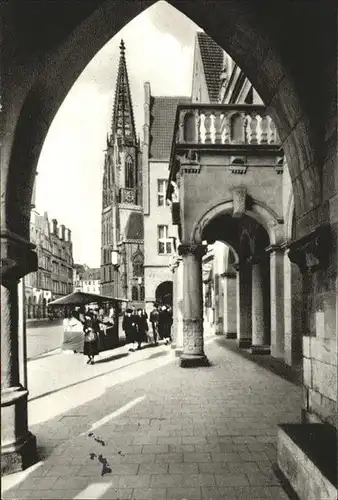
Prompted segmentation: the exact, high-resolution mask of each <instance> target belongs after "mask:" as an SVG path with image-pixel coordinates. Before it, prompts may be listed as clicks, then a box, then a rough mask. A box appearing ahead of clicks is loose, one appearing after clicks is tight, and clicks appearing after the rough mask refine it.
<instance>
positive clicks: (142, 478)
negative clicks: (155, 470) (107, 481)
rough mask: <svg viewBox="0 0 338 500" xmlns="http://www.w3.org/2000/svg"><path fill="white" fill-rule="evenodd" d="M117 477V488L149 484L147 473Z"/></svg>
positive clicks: (142, 486)
mask: <svg viewBox="0 0 338 500" xmlns="http://www.w3.org/2000/svg"><path fill="white" fill-rule="evenodd" d="M114 479H117V483H118V486H117V487H118V488H142V489H143V488H148V487H149V485H150V475H149V474H138V475H130V476H129V475H126V476H119V477H117V476H116V478H114Z"/></svg>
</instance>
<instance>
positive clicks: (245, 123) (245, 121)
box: [243, 115, 251, 144]
mask: <svg viewBox="0 0 338 500" xmlns="http://www.w3.org/2000/svg"><path fill="white" fill-rule="evenodd" d="M250 123H251V116H250V115H246V116H245V117H244V119H243V131H244V142H245V143H247V144H250V137H251V133H250Z"/></svg>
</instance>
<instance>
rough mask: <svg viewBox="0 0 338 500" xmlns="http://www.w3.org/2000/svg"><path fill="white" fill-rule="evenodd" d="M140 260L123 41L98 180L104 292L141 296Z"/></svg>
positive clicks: (136, 167) (137, 167)
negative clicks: (100, 174)
mask: <svg viewBox="0 0 338 500" xmlns="http://www.w3.org/2000/svg"><path fill="white" fill-rule="evenodd" d="M143 261H144V252H143V211H142V171H141V163H140V144H139V140H138V138H137V136H136V129H135V123H134V113H133V106H132V99H131V92H130V87H129V80H128V73H127V64H126V57H125V46H124V43H123V41H121V44H120V60H119V66H118V74H117V82H116V90H115V102H114V109H113V116H112V124H111V131H110V134H109V136H108V137H107V150H106V154H105V160H104V172H103V182H102V231H101V292H102V294H104V295H108V296H113V297H119V298H124V299H127V300H128V301H142V300H143V298H144V289H143Z"/></svg>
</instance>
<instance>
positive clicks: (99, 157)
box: [37, 2, 197, 266]
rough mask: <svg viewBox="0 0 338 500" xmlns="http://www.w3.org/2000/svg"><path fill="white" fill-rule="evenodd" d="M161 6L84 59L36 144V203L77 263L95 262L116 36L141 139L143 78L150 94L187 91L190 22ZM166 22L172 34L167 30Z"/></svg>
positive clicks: (192, 27)
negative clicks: (57, 226)
mask: <svg viewBox="0 0 338 500" xmlns="http://www.w3.org/2000/svg"><path fill="white" fill-rule="evenodd" d="M161 4H162V2H159V4H156V5H155V6H154V7H151V8H150V9H148V10H147V11H144V12H143V13H142V14H141V15H139V16H138V17H137V18H135V19H134V20H133V21H131V22H130V23H129V24H128V25H127V26H126V27H125V28H124V29H123V30H121V31H120V33H118V34H117V35H116V36H115V37H114V38H113V39H112V40H110V41H109V42H108V43H107V44H106V45H105V46H104V47H103V48H102V49H101V50H100V52H98V54H97V55H96V56H95V57H94V58H93V59H92V61H91V62H90V63H89V64H88V66H87V67H86V68H85V70H84V71H83V72H82V74H81V75H80V77H79V78H78V80H77V81H76V83H75V84H74V86H73V87H72V89H71V90H70V92H69V94H68V95H67V97H66V99H65V100H64V102H63V104H62V106H61V107H60V109H59V111H58V113H57V115H56V117H55V119H54V121H53V123H52V125H51V127H50V130H49V132H48V135H47V138H46V141H45V143H44V146H43V150H42V153H41V157H40V160H39V164H38V172H39V175H38V181H37V209H38V210H39V211H40V212H44V211H48V213H49V217H50V218H53V217H55V218H57V219H58V221H59V222H60V223H63V224H65V225H66V226H67V227H69V228H70V229H71V230H72V235H73V243H74V258H75V260H76V261H77V262H86V263H87V264H89V265H91V266H99V265H100V245H101V178H102V169H103V160H104V152H103V150H104V149H105V146H106V135H107V133H108V132H109V128H110V122H111V114H112V107H113V101H114V92H115V83H116V75H117V67H118V58H119V44H120V40H121V38H123V39H124V42H125V45H126V58H127V65H128V73H129V81H130V86H131V92H132V99H133V105H134V115H135V121H136V128H137V132H138V133H140V134H141V137H142V125H143V85H144V82H145V81H150V84H151V90H152V93H153V94H154V95H189V94H190V90H191V69H192V58H193V43H194V34H195V31H196V28H197V27H196V25H194V24H193V23H192V22H189V21H188V20H187V18H185V17H184V16H183V15H179V14H177V13H174V14H173V17H172V18H171V19H170V20H169V21H167V22H165V21H163V12H164V14H165V12H167V9H168V5H165V7H163V5H162V7H161ZM161 9H162V10H161ZM161 16H162V18H161ZM177 16H178V18H177ZM160 19H162V23H161V22H159V20H160ZM177 19H179V20H180V22H181V23H182V39H180V38H179V36H178V35H177V32H178V29H177V24H178V20H177ZM155 23H156V24H158V25H159V26H160V27H157V26H156V24H155ZM170 23H171V25H172V27H173V32H174V33H175V34H176V36H174V35H172V34H171V33H170ZM173 23H175V26H174V25H173ZM163 26H164V27H165V31H164V29H163ZM189 30H190V31H189ZM189 40H190V42H189Z"/></svg>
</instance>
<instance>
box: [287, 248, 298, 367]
mask: <svg viewBox="0 0 338 500" xmlns="http://www.w3.org/2000/svg"><path fill="white" fill-rule="evenodd" d="M301 285H302V276H301V273H300V271H299V269H298V268H297V266H296V264H294V263H292V262H291V261H290V259H289V249H288V248H284V330H285V333H284V361H285V363H287V364H288V365H289V366H295V365H296V366H297V365H299V363H300V362H301V359H302V331H301V327H300V326H301V311H302V289H301Z"/></svg>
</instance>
